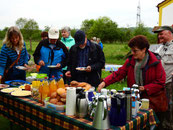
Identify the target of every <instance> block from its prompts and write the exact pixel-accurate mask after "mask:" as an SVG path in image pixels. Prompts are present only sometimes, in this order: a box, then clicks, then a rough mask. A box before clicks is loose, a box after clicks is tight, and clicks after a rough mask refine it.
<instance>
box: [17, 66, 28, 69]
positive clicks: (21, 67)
mask: <svg viewBox="0 0 173 130" xmlns="http://www.w3.org/2000/svg"><path fill="white" fill-rule="evenodd" d="M16 68H17V69H19V70H27V68H26V67H25V66H16Z"/></svg>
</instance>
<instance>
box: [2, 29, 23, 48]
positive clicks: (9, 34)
mask: <svg viewBox="0 0 173 130" xmlns="http://www.w3.org/2000/svg"><path fill="white" fill-rule="evenodd" d="M13 34H16V35H18V36H19V49H20V50H22V48H23V46H24V41H23V36H22V33H21V32H20V29H19V28H18V27H16V26H12V27H10V28H9V29H8V30H7V32H6V35H5V38H4V40H3V44H6V45H7V47H9V48H11V49H14V48H13V43H12V42H11V41H10V38H11V37H12V35H13Z"/></svg>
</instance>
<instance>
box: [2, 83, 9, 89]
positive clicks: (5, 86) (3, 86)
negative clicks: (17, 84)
mask: <svg viewBox="0 0 173 130" xmlns="http://www.w3.org/2000/svg"><path fill="white" fill-rule="evenodd" d="M8 87H9V85H8V84H0V89H2V88H8Z"/></svg>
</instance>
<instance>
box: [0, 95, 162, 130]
mask: <svg viewBox="0 0 173 130" xmlns="http://www.w3.org/2000/svg"><path fill="white" fill-rule="evenodd" d="M0 115H2V116H4V117H6V118H8V119H9V120H10V121H11V122H14V123H16V124H18V125H20V126H22V127H24V128H26V129H48V130H49V129H77V130H83V129H86V130H88V129H95V128H93V126H92V120H91V119H90V118H88V117H86V118H76V117H75V116H67V115H65V113H58V112H56V111H53V110H50V109H47V108H45V107H44V105H43V104H41V103H38V102H37V101H36V100H35V99H33V98H32V97H14V96H11V95H10V94H6V93H2V92H0ZM157 123H159V120H158V118H157V116H156V115H155V112H154V111H153V110H152V109H148V110H142V109H141V110H140V111H139V112H138V114H137V116H136V118H133V119H132V120H131V121H127V123H126V125H125V126H121V127H115V126H111V129H117V130H125V129H127V130H132V129H135V130H136V129H143V128H145V127H146V126H152V125H156V124H157Z"/></svg>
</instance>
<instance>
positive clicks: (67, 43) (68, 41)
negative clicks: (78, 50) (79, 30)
mask: <svg viewBox="0 0 173 130" xmlns="http://www.w3.org/2000/svg"><path fill="white" fill-rule="evenodd" d="M61 42H62V43H64V45H65V46H66V47H68V50H70V48H71V47H72V46H73V45H74V44H75V40H74V38H73V37H72V36H69V37H68V38H63V37H62V38H61ZM63 70H67V66H66V67H64V68H63Z"/></svg>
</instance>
